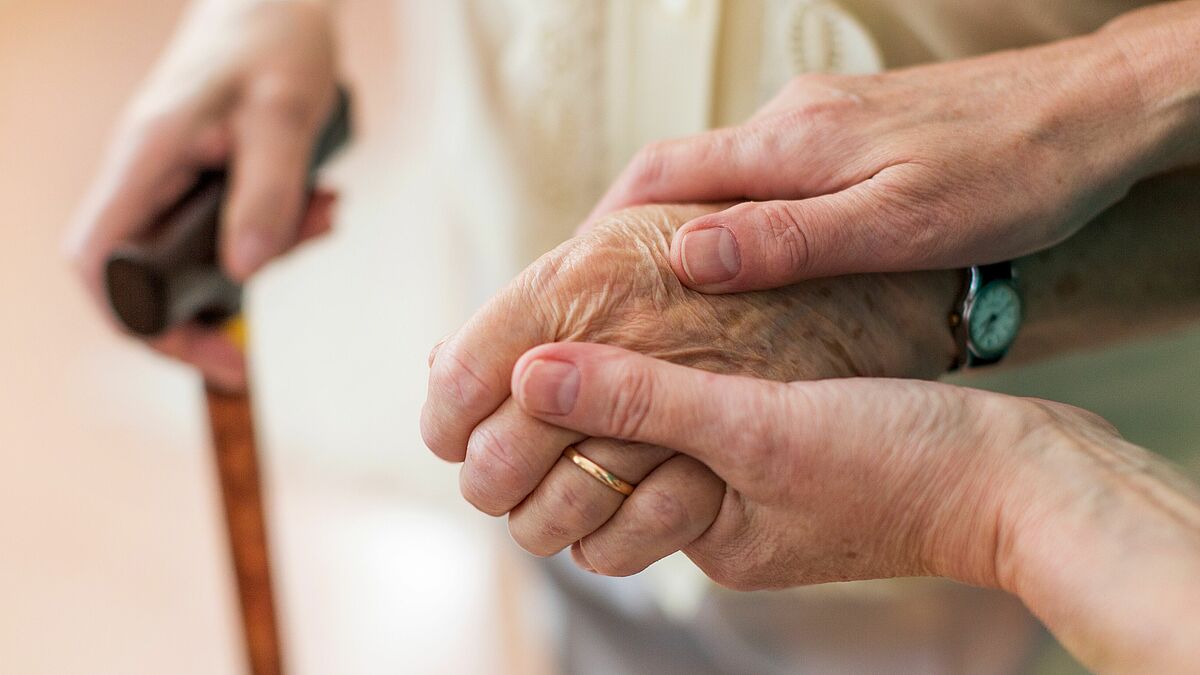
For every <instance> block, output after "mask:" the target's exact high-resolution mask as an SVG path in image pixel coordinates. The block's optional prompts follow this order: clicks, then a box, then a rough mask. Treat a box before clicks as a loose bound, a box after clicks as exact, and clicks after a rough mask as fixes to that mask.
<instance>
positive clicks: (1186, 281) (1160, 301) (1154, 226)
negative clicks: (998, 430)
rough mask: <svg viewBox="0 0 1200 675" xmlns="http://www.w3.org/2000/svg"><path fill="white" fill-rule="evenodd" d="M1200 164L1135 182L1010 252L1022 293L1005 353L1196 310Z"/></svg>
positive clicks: (1047, 347) (1137, 331)
mask: <svg viewBox="0 0 1200 675" xmlns="http://www.w3.org/2000/svg"><path fill="white" fill-rule="evenodd" d="M1198 188H1200V170H1196V169H1193V170H1188V171H1179V172H1175V173H1173V174H1170V175H1166V176H1160V177H1158V178H1154V179H1151V180H1149V181H1146V182H1144V183H1141V184H1139V185H1137V186H1136V187H1135V188H1134V189H1133V190H1132V191H1131V193H1130V194H1129V196H1128V197H1127V198H1126V199H1124V200H1123V201H1121V202H1120V203H1119V204H1117V205H1116V206H1114V207H1113V208H1111V209H1109V210H1108V211H1106V212H1105V213H1103V214H1102V215H1101V216H1100V217H1099V218H1097V219H1096V220H1095V221H1093V222H1092V223H1091V224H1089V225H1088V226H1087V227H1086V228H1084V229H1083V230H1082V231H1081V232H1080V233H1079V234H1077V235H1075V237H1073V238H1072V239H1069V240H1068V241H1066V242H1064V243H1063V244H1060V245H1059V246H1057V247H1054V248H1052V249H1049V250H1047V251H1044V252H1042V253H1039V254H1036V255H1033V256H1030V257H1027V258H1024V259H1021V260H1019V261H1017V265H1016V269H1017V273H1018V274H1019V275H1020V279H1021V284H1022V287H1023V290H1024V294H1025V307H1026V316H1025V324H1024V327H1023V329H1022V334H1021V336H1020V337H1019V338H1018V340H1017V343H1016V344H1015V345H1014V347H1013V351H1012V353H1011V361H1012V362H1021V361H1033V360H1036V359H1039V358H1044V357H1046V356H1050V355H1053V354H1055V353H1058V352H1062V351H1068V350H1072V349H1078V348H1084V347H1094V346H1101V345H1104V344H1106V343H1112V342H1117V341H1120V340H1124V339H1129V338H1134V337H1138V336H1144V335H1149V334H1153V333H1156V332H1161V331H1164V330H1167V329H1170V328H1173V327H1177V326H1182V325H1186V324H1188V323H1191V322H1195V321H1197V319H1198V318H1200V189H1198Z"/></svg>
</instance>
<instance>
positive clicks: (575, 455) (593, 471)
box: [563, 445, 637, 497]
mask: <svg viewBox="0 0 1200 675" xmlns="http://www.w3.org/2000/svg"><path fill="white" fill-rule="evenodd" d="M563 456H564V457H566V458H567V459H569V460H571V461H572V462H574V463H575V466H577V467H579V468H581V469H583V470H584V471H586V472H587V474H588V475H589V476H591V477H592V478H595V479H596V480H598V481H600V482H601V483H604V484H605V485H607V486H608V487H610V488H612V489H613V490H616V491H617V492H619V493H621V494H623V495H625V496H626V497H628V496H629V495H631V494H633V488H635V487H637V486H636V485H635V484H633V483H629V482H627V481H624V480H622V479H621V478H620V477H619V476H617V475H616V474H614V473H613V472H611V471H609V470H608V469H605V468H604V467H602V466H600V465H599V464H597V463H595V462H593V461H592V460H590V459H588V458H587V457H585V456H584V455H583V453H581V452H579V451H578V450H576V449H575V446H573V445H568V446H567V449H566V450H564V451H563Z"/></svg>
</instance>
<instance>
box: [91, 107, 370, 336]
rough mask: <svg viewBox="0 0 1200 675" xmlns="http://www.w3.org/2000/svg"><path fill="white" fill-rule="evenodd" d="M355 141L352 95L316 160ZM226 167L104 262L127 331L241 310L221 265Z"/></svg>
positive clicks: (112, 302) (151, 330)
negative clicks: (220, 234) (351, 108)
mask: <svg viewBox="0 0 1200 675" xmlns="http://www.w3.org/2000/svg"><path fill="white" fill-rule="evenodd" d="M349 138H350V96H349V94H348V93H347V92H346V90H345V89H343V88H341V87H339V88H338V93H337V105H336V107H335V108H334V110H333V113H332V114H331V116H330V118H329V120H328V122H326V124H325V127H324V128H323V129H322V131H321V134H320V136H319V137H318V139H317V143H316V146H315V147H314V149H313V155H312V161H311V162H310V164H309V172H308V184H309V188H310V189H311V187H312V183H313V181H314V180H315V178H316V173H317V169H319V168H320V166H321V165H322V164H323V163H324V162H325V160H327V159H328V158H329V157H330V156H331V155H333V154H334V153H335V152H336V151H337V150H338V149H339V148H341V147H342V146H343V145H344V144H345V143H346V141H347V140H348V139H349ZM226 187H227V181H226V172H225V171H223V170H221V171H207V172H204V173H202V174H201V175H200V176H199V177H198V179H197V181H196V185H195V186H194V187H192V189H191V190H189V191H188V192H187V194H185V195H184V196H183V197H182V198H180V200H179V201H178V202H176V203H175V204H174V205H173V206H172V207H171V208H170V209H168V210H167V211H166V213H165V214H164V215H163V216H162V217H161V218H160V219H159V220H158V222H157V223H156V224H155V225H154V226H153V227H151V228H148V229H147V231H146V232H145V234H143V235H141V236H139V237H138V238H136V239H134V240H131V241H127V242H123V243H122V244H120V245H118V246H117V247H116V248H115V249H113V251H112V253H110V254H109V256H108V259H107V260H106V261H105V264H104V287H105V291H106V293H107V295H108V301H109V306H110V307H112V311H113V313H114V314H115V315H116V317H117V319H118V320H119V321H120V323H121V325H123V326H124V327H125V328H126V329H128V330H129V331H130V332H131V333H134V334H135V335H139V336H142V337H153V336H155V335H159V334H160V333H163V332H164V331H166V330H167V329H169V328H171V327H173V326H177V325H179V324H181V323H186V322H188V321H196V320H198V321H201V322H205V323H219V322H221V321H223V320H225V319H227V318H229V317H231V316H233V315H235V314H237V313H238V312H239V311H240V310H241V305H242V287H241V285H240V284H238V283H237V282H235V281H233V280H232V279H230V278H229V277H228V275H226V274H225V272H224V271H223V270H222V269H221V265H220V262H219V260H218V255H217V251H218V250H219V249H218V246H217V241H218V232H219V228H218V226H219V223H220V216H221V204H222V203H223V202H224V200H225V190H226Z"/></svg>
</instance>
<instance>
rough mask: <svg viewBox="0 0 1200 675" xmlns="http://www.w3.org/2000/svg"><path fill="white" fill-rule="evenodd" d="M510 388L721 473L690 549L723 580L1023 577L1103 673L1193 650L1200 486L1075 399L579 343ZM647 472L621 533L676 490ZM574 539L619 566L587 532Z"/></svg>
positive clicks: (1179, 658) (519, 396) (1199, 618)
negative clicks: (796, 374) (764, 369)
mask: <svg viewBox="0 0 1200 675" xmlns="http://www.w3.org/2000/svg"><path fill="white" fill-rule="evenodd" d="M512 390H513V397H514V398H515V399H516V400H517V402H518V404H519V405H520V406H521V408H522V409H523V410H525V411H526V412H528V413H529V414H530V415H533V416H536V417H537V418H539V419H541V420H544V421H545V422H547V423H550V424H554V425H557V426H562V427H565V428H568V429H572V430H575V431H578V432H580V433H583V434H589V435H592V436H606V437H613V438H620V439H626V440H629V441H637V442H641V443H648V444H656V445H661V446H665V447H670V448H675V449H676V450H678V451H679V452H681V453H683V455H681V456H687V457H689V458H692V459H695V460H698V461H699V462H703V464H705V465H707V466H708V467H709V468H711V469H712V471H713V472H714V473H715V474H716V475H717V476H718V477H719V478H720V479H722V480H724V481H725V483H726V484H727V487H726V489H725V496H724V501H723V503H722V504H721V507H720V512H719V514H718V515H717V517H716V519H715V521H713V522H712V523H711V525H710V524H708V523H707V522H705V523H703V524H702V525H703V526H704V527H705V529H704V530H703V534H701V535H699V536H698V537H697V538H695V539H694V541H692V542H691V543H690V544H687V545H685V546H684V547H683V550H684V552H685V553H686V554H687V555H688V556H689V557H690V558H691V559H692V560H693V561H694V562H695V563H696V564H697V565H698V566H699V567H700V568H701V569H702V570H704V572H705V573H707V574H708V575H709V576H710V577H712V578H713V579H714V580H715V581H716V582H718V583H720V584H722V585H724V586H728V587H731V588H735V589H744V590H751V589H762V588H784V587H790V586H798V585H803V584H813V583H821V582H827V581H842V580H851V579H874V578H885V577H895V576H916V575H939V576H948V577H951V578H954V579H958V580H960V581H965V582H967V583H971V584H977V585H983V586H995V587H1000V588H1003V589H1004V590H1007V591H1009V592H1011V593H1014V594H1015V595H1017V596H1018V597H1020V598H1021V600H1022V601H1024V602H1025V604H1026V605H1028V606H1029V608H1030V609H1031V610H1032V611H1033V612H1034V613H1035V614H1036V615H1037V616H1038V617H1039V618H1040V619H1041V620H1042V621H1043V622H1045V623H1046V625H1047V626H1048V627H1049V628H1050V630H1051V631H1052V632H1054V634H1055V635H1056V636H1057V637H1058V638H1059V640H1061V641H1062V642H1063V643H1064V645H1066V646H1067V648H1068V649H1070V650H1071V651H1072V652H1073V653H1074V654H1075V655H1076V656H1077V657H1078V658H1080V660H1082V661H1083V662H1084V663H1085V664H1087V665H1089V666H1091V667H1092V668H1094V669H1095V670H1097V671H1099V672H1122V673H1140V672H1172V673H1174V672H1179V673H1184V672H1194V671H1195V667H1196V665H1197V664H1200V610H1198V609H1197V607H1198V606H1200V584H1198V583H1197V582H1196V570H1197V569H1200V493H1198V492H1197V490H1196V488H1195V486H1193V485H1190V484H1188V483H1187V482H1186V481H1183V480H1182V479H1180V478H1179V476H1178V475H1177V474H1175V473H1174V471H1172V470H1171V469H1170V468H1169V467H1167V466H1166V465H1165V463H1164V462H1162V461H1161V460H1158V459H1156V458H1154V457H1153V456H1152V455H1151V454H1150V453H1147V452H1145V451H1144V450H1142V449H1141V448H1137V447H1135V446H1132V445H1130V444H1129V443H1126V442H1125V441H1123V440H1122V439H1121V438H1120V436H1118V435H1117V434H1116V432H1115V431H1114V430H1113V429H1112V427H1111V426H1109V425H1108V424H1107V423H1106V422H1104V421H1103V420H1101V419H1100V418H1098V417H1096V416H1094V415H1092V414H1090V413H1087V412H1085V411H1082V410H1079V409H1076V408H1072V407H1070V406H1066V405H1062V404H1057V403H1051V402H1046V401H1036V400H1032V399H1020V398H1013V397H1008V396H1001V395H998V394H992V393H986V392H982V391H976V390H971V389H965V388H958V387H951V386H947V385H942V384H934V383H928V382H917V381H911V380H885V379H869V378H855V379H848V380H823V381H818V382H795V383H791V384H781V383H778V382H768V381H762V380H756V379H752V378H747V377H739V376H730V375H716V374H713V373H708V372H704V371H700V370H695V369H690V368H686V367H684V366H680V365H675V364H670V363H667V362H664V361H659V360H656V359H652V358H649V357H646V356H642V355H638V354H634V353H632V352H628V351H625V350H622V349H618V348H616V347H611V346H607V345H595V344H579V343H559V344H550V345H543V346H541V347H537V348H534V349H532V350H530V351H529V352H527V353H526V354H525V355H524V356H522V357H521V359H520V361H519V362H518V364H517V366H516V368H515V369H514V371H513V378H512ZM561 411H565V412H561ZM580 473H582V472H580ZM704 478H705V477H704V476H703V475H702V474H694V473H693V474H680V475H676V476H674V477H672V479H670V480H665V481H659V482H657V484H655V485H654V486H653V487H652V488H651V490H652V491H653V492H654V493H659V494H665V495H668V496H669V495H673V494H674V495H678V494H686V493H687V492H688V491H690V490H693V489H695V486H696V485H697V484H698V482H701V481H702V480H703V479H704ZM644 488H645V486H644V485H639V486H637V487H636V488H635V489H634V491H633V494H632V495H630V496H629V497H628V499H627V501H626V503H625V505H623V506H622V509H621V513H622V514H623V516H624V520H625V522H624V524H623V527H624V529H625V530H626V531H628V532H633V533H637V532H642V531H653V530H654V529H655V528H657V527H659V523H660V522H661V520H662V519H663V514H664V512H663V511H662V509H661V508H658V506H659V505H661V504H664V503H665V504H670V503H671V501H670V500H669V499H667V500H664V499H662V498H661V497H657V498H649V499H640V498H639V493H640V492H641V491H642V490H643V489H644ZM694 529H695V530H700V529H701V528H700V527H696V528H694ZM636 543H637V542H636V541H635V542H634V544H631V545H636ZM607 550H608V551H612V550H614V549H612V548H611V547H610V548H609V549H607ZM618 550H619V549H618ZM572 553H573V554H574V556H575V560H576V562H577V563H578V564H579V565H580V566H582V567H584V568H585V569H589V570H591V571H595V572H598V573H601V574H611V573H612V571H611V570H612V568H611V567H610V566H609V564H608V562H609V561H608V560H607V559H606V557H604V556H597V555H596V553H597V550H596V549H595V548H594V547H593V546H592V545H591V541H590V540H589V539H584V540H583V541H582V542H581V543H580V545H578V546H576V547H574V548H573V549H572Z"/></svg>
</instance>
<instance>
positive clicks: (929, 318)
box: [884, 270, 963, 380]
mask: <svg viewBox="0 0 1200 675" xmlns="http://www.w3.org/2000/svg"><path fill="white" fill-rule="evenodd" d="M892 283H894V284H895V285H896V286H897V287H898V291H899V294H900V299H899V301H898V303H897V308H898V310H899V311H896V312H894V313H893V321H894V322H895V325H894V329H895V333H894V334H895V336H896V338H897V339H896V340H895V344H894V354H893V355H892V360H891V364H890V365H889V366H888V367H887V368H886V372H885V373H884V375H886V376H889V377H910V378H918V379H924V380H934V379H937V378H939V377H941V376H942V375H944V374H946V372H947V371H949V370H950V367H951V365H952V364H953V363H954V361H955V359H956V357H957V355H958V345H957V343H956V342H955V339H954V332H953V331H952V330H951V327H950V313H951V312H952V311H953V310H954V303H955V301H956V300H957V299H958V297H959V295H960V293H961V291H962V284H963V279H962V271H961V270H937V271H932V272H917V273H912V274H901V275H895V276H894V278H893V280H892Z"/></svg>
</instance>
